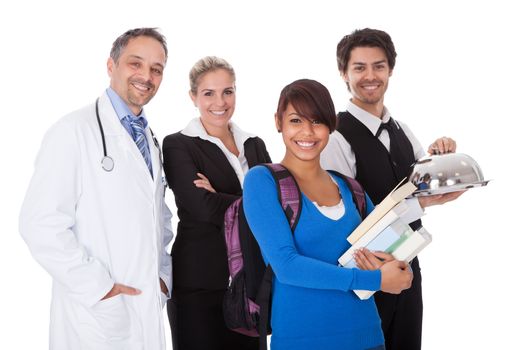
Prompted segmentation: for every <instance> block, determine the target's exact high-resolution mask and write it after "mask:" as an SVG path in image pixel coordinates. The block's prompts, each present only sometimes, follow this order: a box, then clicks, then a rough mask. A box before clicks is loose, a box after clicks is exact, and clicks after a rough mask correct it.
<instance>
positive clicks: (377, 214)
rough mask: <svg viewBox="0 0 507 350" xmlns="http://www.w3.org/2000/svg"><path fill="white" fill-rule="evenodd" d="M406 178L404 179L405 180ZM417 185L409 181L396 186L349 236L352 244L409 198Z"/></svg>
mask: <svg viewBox="0 0 507 350" xmlns="http://www.w3.org/2000/svg"><path fill="white" fill-rule="evenodd" d="M403 181H404V180H402V182H403ZM416 189H417V187H416V186H415V185H414V184H413V183H412V182H410V181H409V182H407V183H405V184H404V185H402V186H399V184H398V186H396V187H395V188H394V190H393V191H392V192H391V193H389V194H388V195H387V196H386V197H385V198H384V199H383V200H382V202H380V203H379V204H377V205H376V206H375V209H373V211H372V212H371V213H370V214H369V215H368V216H367V217H366V218H365V219H364V220H363V222H361V224H359V226H357V227H356V229H355V230H354V231H353V232H352V233H351V234H350V235H349V236H348V237H347V241H349V243H350V244H354V243H355V242H356V241H357V240H358V239H359V238H361V237H362V236H363V235H364V234H365V233H366V232H367V231H368V230H369V229H370V228H371V227H372V226H373V225H374V224H375V223H376V222H377V221H379V220H380V219H381V218H382V217H383V216H384V215H386V214H387V213H388V212H389V211H390V210H391V209H392V208H394V206H396V205H397V204H398V203H400V202H401V201H403V200H404V199H405V198H407V197H408V196H409V195H410V194H412V192H414V191H415V190H416Z"/></svg>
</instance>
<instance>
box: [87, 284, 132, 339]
mask: <svg viewBox="0 0 507 350" xmlns="http://www.w3.org/2000/svg"><path fill="white" fill-rule="evenodd" d="M124 298H125V296H124V295H123V294H118V295H115V296H114V297H111V298H108V299H104V300H101V301H99V302H98V303H97V304H95V305H94V306H92V308H91V309H90V311H91V316H92V319H93V321H94V322H93V323H95V325H96V326H97V332H98V333H99V334H102V335H103V336H104V337H105V338H107V339H109V340H121V339H125V338H128V337H129V336H130V334H131V330H130V316H129V312H128V309H127V305H126V304H125V299H124Z"/></svg>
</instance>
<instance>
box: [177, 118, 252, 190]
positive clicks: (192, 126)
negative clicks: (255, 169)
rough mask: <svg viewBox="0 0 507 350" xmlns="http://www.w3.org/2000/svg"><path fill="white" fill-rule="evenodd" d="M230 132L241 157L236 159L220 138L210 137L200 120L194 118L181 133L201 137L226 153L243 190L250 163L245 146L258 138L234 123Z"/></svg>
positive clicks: (230, 125) (230, 127)
mask: <svg viewBox="0 0 507 350" xmlns="http://www.w3.org/2000/svg"><path fill="white" fill-rule="evenodd" d="M229 130H230V131H231V133H232V136H233V138H234V142H235V143H236V147H237V148H238V151H239V155H238V156H237V157H236V155H235V154H234V153H232V152H231V151H229V150H228V149H227V147H225V145H224V143H223V142H222V141H221V140H220V139H219V138H218V137H214V136H210V135H208V133H207V132H206V129H205V128H204V126H203V125H202V123H201V119H200V118H194V119H192V120H191V121H190V123H188V125H187V126H186V127H185V128H184V129H183V130H182V131H181V133H182V134H183V135H186V136H190V137H199V138H201V139H203V140H206V141H209V142H212V143H214V144H215V145H217V146H218V147H219V148H220V150H221V151H222V152H223V153H224V155H225V157H226V158H227V160H228V161H229V163H230V164H231V166H232V168H233V169H234V172H235V173H236V176H237V177H238V180H239V183H240V184H241V188H243V180H244V178H245V174H246V173H247V172H248V169H249V168H248V162H247V159H246V157H245V147H244V144H245V142H246V140H248V139H249V138H252V137H256V136H255V135H253V134H250V133H247V132H245V131H243V130H241V129H240V128H239V127H238V126H237V125H236V124H234V123H233V122H229Z"/></svg>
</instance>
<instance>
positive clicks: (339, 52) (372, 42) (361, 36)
mask: <svg viewBox="0 0 507 350" xmlns="http://www.w3.org/2000/svg"><path fill="white" fill-rule="evenodd" d="M356 47H378V48H380V49H382V50H384V52H385V54H386V56H387V64H388V65H389V69H390V70H393V69H394V65H395V64H396V50H395V49H394V44H393V41H392V40H391V37H390V36H389V34H387V33H386V32H384V31H382V30H378V29H370V28H364V29H357V30H355V31H353V32H352V33H351V34H349V35H346V36H344V37H343V39H342V40H340V42H339V43H338V46H337V48H336V60H337V61H338V70H339V71H340V73H342V74H343V73H345V71H346V70H347V65H348V63H349V60H350V52H351V51H352V50H353V49H354V48H356Z"/></svg>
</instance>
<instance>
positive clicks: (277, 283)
mask: <svg viewBox="0 0 507 350" xmlns="http://www.w3.org/2000/svg"><path fill="white" fill-rule="evenodd" d="M335 180H336V182H337V183H338V186H339V189H340V193H341V196H342V198H343V202H344V205H345V215H344V216H343V217H341V218H340V219H338V220H332V219H329V218H328V217H326V216H324V215H323V214H322V213H321V212H320V211H319V210H318V209H317V208H316V207H315V205H314V204H313V203H312V202H311V201H310V200H309V199H308V198H307V197H306V196H305V195H304V193H303V195H302V212H301V217H300V219H299V222H298V224H297V227H296V230H295V232H294V235H293V234H292V232H291V230H290V227H289V224H288V222H287V219H286V217H285V215H284V213H283V210H282V208H281V205H280V202H279V200H278V194H277V189H276V184H275V181H274V179H273V177H272V176H271V173H270V172H269V170H268V169H267V168H265V167H254V168H252V169H251V170H250V171H249V172H248V174H247V176H246V178H245V182H244V189H243V206H244V210H245V215H246V218H247V221H248V224H249V226H250V228H251V229H252V232H253V234H254V235H255V237H256V239H257V241H258V242H259V246H260V247H261V251H262V254H263V256H264V259H265V261H266V262H267V263H269V264H271V266H272V268H273V271H274V273H275V279H274V283H273V304H272V314H271V326H272V330H273V334H272V337H271V349H272V350H282V349H290V350H297V349H304V350H308V349H312V350H324V349H340V350H348V349H350V350H352V349H354V350H355V349H357V350H359V349H361V350H364V349H369V348H374V347H376V346H379V345H382V344H383V342H384V337H383V335H382V329H381V326H380V318H379V316H378V313H377V309H376V306H375V302H374V300H373V298H370V299H368V300H360V299H359V298H358V297H357V296H356V295H355V294H354V292H353V291H352V290H353V289H365V290H378V289H379V288H380V279H381V276H380V271H378V270H377V271H362V270H358V269H346V268H342V267H339V266H337V260H338V258H339V257H340V256H341V255H342V254H343V253H344V252H345V251H346V250H347V249H348V248H349V247H350V244H349V243H348V242H347V240H346V238H347V236H348V235H349V234H350V233H351V232H352V231H353V230H354V228H355V227H356V226H357V225H358V224H359V223H360V222H361V218H360V216H359V213H358V211H357V209H356V207H355V205H354V202H353V199H352V195H351V192H350V191H349V189H348V187H347V185H346V183H345V182H344V181H343V180H342V179H340V178H335ZM372 209H373V204H372V203H371V201H370V199H369V198H368V199H367V210H368V212H370V211H371V210H372Z"/></svg>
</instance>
